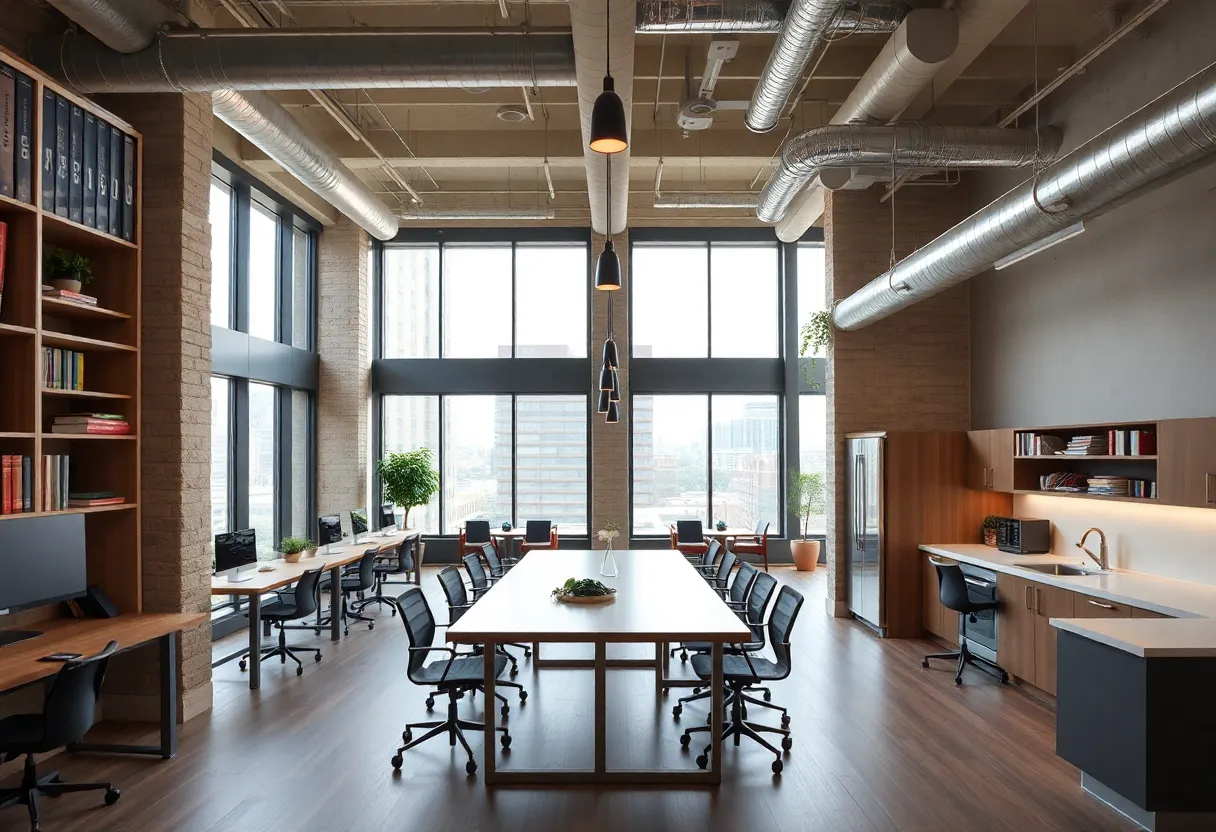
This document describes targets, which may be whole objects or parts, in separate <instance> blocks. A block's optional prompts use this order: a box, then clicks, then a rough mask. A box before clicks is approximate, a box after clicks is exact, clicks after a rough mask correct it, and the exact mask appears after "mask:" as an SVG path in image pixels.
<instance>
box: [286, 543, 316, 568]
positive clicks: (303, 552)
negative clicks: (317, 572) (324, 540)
mask: <svg viewBox="0 0 1216 832" xmlns="http://www.w3.org/2000/svg"><path fill="white" fill-rule="evenodd" d="M316 550H317V547H316V546H314V545H313V542H312V541H311V540H309V539H308V538H306V537H285V538H283V539H282V540H280V541H279V548H278V552H279V554H281V555H282V556H283V560H285V561H287V562H288V563H296V562H298V561H299V560H301V559H302V558H306V557H312V555H313V553H314V552H316Z"/></svg>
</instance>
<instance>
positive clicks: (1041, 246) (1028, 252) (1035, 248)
mask: <svg viewBox="0 0 1216 832" xmlns="http://www.w3.org/2000/svg"><path fill="white" fill-rule="evenodd" d="M1084 230H1085V223H1083V222H1079V223H1077V224H1076V225H1070V226H1068V228H1061V229H1060V230H1059V231H1057V232H1056V233H1054V234H1048V235H1047V236H1046V237H1044V238H1043V239H1041V240H1038V241H1036V242H1033V243H1031V244H1030V245H1028V246H1026V248H1023V249H1020V250H1018V251H1015V252H1014V253H1013V254H1010V255H1009V256H1008V257H1002V258H1001V259H1000V260H997V261H996V262H995V263H993V264H992V268H994V269H996V270H997V271H998V272H999V271H1000V270H1001V269H1003V268H1006V267H1007V266H1012V265H1013V264H1014V263H1020V262H1022V261H1023V260H1025V259H1026V258H1027V257H1033V256H1034V255H1036V254H1038V253H1039V252H1040V251H1046V250H1047V249H1049V248H1051V247H1052V246H1054V245H1056V244H1057V243H1062V242H1064V241H1065V240H1071V239H1072V238H1073V237H1075V236H1077V235H1078V234H1080V233H1081V232H1082V231H1084Z"/></svg>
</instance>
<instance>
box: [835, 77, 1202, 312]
mask: <svg viewBox="0 0 1216 832" xmlns="http://www.w3.org/2000/svg"><path fill="white" fill-rule="evenodd" d="M1213 152H1216V64H1213V65H1211V66H1209V67H1208V68H1207V69H1205V70H1203V71H1202V72H1199V73H1198V74H1196V75H1193V76H1192V77H1190V78H1188V79H1187V80H1186V81H1183V82H1182V83H1181V84H1179V85H1178V86H1177V87H1174V89H1172V90H1170V91H1169V92H1167V93H1166V94H1164V95H1162V96H1161V97H1159V98H1158V99H1156V100H1155V101H1153V102H1152V103H1150V104H1148V105H1147V106H1145V107H1143V108H1141V109H1140V110H1138V111H1137V112H1135V113H1133V114H1132V115H1130V116H1128V117H1127V118H1126V119H1124V120H1123V121H1120V122H1119V123H1118V124H1115V125H1114V126H1112V127H1110V128H1108V129H1107V130H1106V131H1104V132H1103V133H1101V134H1099V135H1098V136H1095V137H1094V138H1093V139H1091V140H1090V141H1088V142H1086V143H1085V144H1083V145H1082V146H1081V147H1079V148H1077V149H1076V150H1074V151H1073V152H1072V153H1069V154H1068V155H1067V156H1065V157H1064V158H1062V159H1060V160H1059V161H1057V162H1056V163H1055V164H1053V165H1051V166H1050V167H1048V168H1047V169H1046V170H1044V171H1043V172H1042V173H1041V174H1039V175H1038V176H1035V177H1032V178H1031V179H1030V180H1028V181H1026V182H1024V183H1022V184H1021V185H1019V186H1018V187H1016V188H1014V189H1013V190H1011V191H1009V192H1008V193H1006V194H1005V195H1004V196H1002V197H1001V198H999V199H997V200H996V201H995V202H992V203H991V204H989V205H988V206H986V207H984V208H982V209H981V210H980V211H978V212H977V213H975V214H972V215H971V216H970V217H968V218H967V219H965V220H963V221H962V222H961V223H959V224H958V225H956V226H954V227H953V228H951V229H950V230H949V231H947V232H945V233H944V234H942V235H941V236H940V237H938V238H937V239H936V240H934V241H933V242H931V243H929V244H928V245H927V246H925V247H924V248H922V249H920V250H919V251H917V252H915V253H913V254H911V255H910V256H908V257H906V258H904V260H903V261H901V262H900V263H899V264H898V265H896V266H895V268H893V269H891V270H890V271H888V272H886V273H885V274H883V275H880V276H879V277H876V278H875V279H874V280H871V281H870V282H869V283H867V284H866V285H865V286H863V287H862V288H861V289H859V290H858V291H856V292H854V293H853V294H852V295H850V296H849V297H847V298H845V299H844V300H843V301H841V302H840V303H839V304H838V305H837V306H836V309H835V312H834V313H833V316H832V317H833V321H834V322H835V324H836V326H837V327H838V328H840V329H844V330H853V329H860V328H862V327H864V326H868V325H869V324H872V323H874V322H875V321H879V320H882V319H883V318H885V317H887V316H888V315H891V314H893V313H895V312H897V311H899V310H900V309H903V308H905V307H908V306H911V305H913V304H915V303H919V302H920V301H922V300H924V299H925V298H928V297H932V296H933V295H936V294H937V293H938V292H942V291H945V290H946V289H949V288H950V287H952V286H956V285H958V284H960V283H962V282H964V281H966V280H968V279H969V278H971V277H974V276H975V275H977V274H980V273H981V272H984V271H986V270H987V269H989V268H991V267H992V265H993V264H994V263H996V261H997V260H1000V259H1001V258H1003V257H1008V256H1009V255H1011V254H1014V253H1015V252H1017V251H1020V250H1021V249H1024V248H1026V247H1027V246H1029V245H1032V244H1034V243H1035V242H1037V241H1039V240H1042V239H1043V238H1044V237H1047V236H1048V235H1049V234H1052V233H1055V232H1057V231H1060V230H1061V229H1064V228H1067V227H1069V226H1071V225H1074V224H1075V223H1077V222H1080V221H1088V220H1090V219H1092V218H1094V217H1097V216H1099V215H1101V214H1102V213H1104V212H1105V211H1108V210H1110V209H1111V208H1113V207H1114V206H1116V205H1117V204H1119V203H1121V202H1123V201H1125V200H1127V199H1130V198H1132V197H1135V196H1140V195H1142V194H1144V193H1146V192H1147V191H1149V190H1150V189H1152V188H1154V187H1156V186H1158V185H1160V184H1163V183H1164V182H1165V181H1166V179H1167V178H1168V177H1171V176H1172V175H1175V174H1178V173H1180V172H1183V171H1185V170H1186V169H1187V168H1189V167H1191V166H1193V165H1196V164H1198V163H1200V162H1203V161H1204V160H1205V158H1206V157H1208V156H1209V155H1211V154H1212V153H1213Z"/></svg>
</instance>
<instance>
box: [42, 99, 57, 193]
mask: <svg viewBox="0 0 1216 832" xmlns="http://www.w3.org/2000/svg"><path fill="white" fill-rule="evenodd" d="M42 210H43V211H54V210H55V93H53V92H51V91H50V90H43V92H42Z"/></svg>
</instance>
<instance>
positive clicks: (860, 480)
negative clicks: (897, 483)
mask: <svg viewBox="0 0 1216 832" xmlns="http://www.w3.org/2000/svg"><path fill="white" fill-rule="evenodd" d="M885 444H886V437H885V436H883V435H882V434H874V435H869V436H866V437H864V438H856V439H848V440H847V448H848V454H847V457H846V459H847V461H846V468H845V481H846V489H847V494H848V523H849V526H848V528H849V538H848V548H849V611H850V612H852V613H853V615H855V616H856V617H857V618H860V619H862V620H864V621H866V622H867V623H869V624H870V625H871V626H873V627H875V628H877V629H878V630H879V631H880V632H882V630H883V629H884V627H885V626H886V622H885V620H884V619H885V606H884V604H883V574H882V573H883V566H884V564H883V560H884V554H885V553H884V544H885V540H884V538H885V531H884V528H883V522H884V521H883V502H884V499H885V496H886V488H885V486H884V474H885V469H884V467H883V453H884V446H885Z"/></svg>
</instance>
